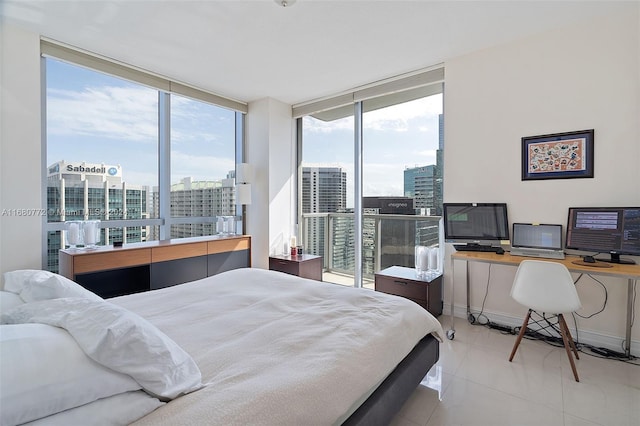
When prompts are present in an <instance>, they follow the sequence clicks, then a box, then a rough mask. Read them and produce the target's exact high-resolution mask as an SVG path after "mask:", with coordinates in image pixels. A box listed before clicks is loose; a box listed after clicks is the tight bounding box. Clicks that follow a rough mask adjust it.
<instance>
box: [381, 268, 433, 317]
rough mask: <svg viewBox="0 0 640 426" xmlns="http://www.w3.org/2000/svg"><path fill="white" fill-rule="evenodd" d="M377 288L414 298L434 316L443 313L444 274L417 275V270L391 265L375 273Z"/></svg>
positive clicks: (384, 291) (410, 298)
mask: <svg viewBox="0 0 640 426" xmlns="http://www.w3.org/2000/svg"><path fill="white" fill-rule="evenodd" d="M375 289H376V291H381V292H383V293H388V294H394V295H396V296H402V297H404V298H406V299H409V300H413V301H414V302H416V303H417V304H418V305H420V306H422V307H423V308H425V309H426V310H427V311H429V312H430V313H431V314H432V315H433V316H434V317H437V316H439V315H442V274H440V275H438V276H437V277H435V278H433V279H431V280H430V281H428V280H426V279H420V278H418V277H416V270H415V269H413V268H405V267H404V266H391V267H389V268H387V269H383V270H382V271H380V272H378V273H377V274H375Z"/></svg>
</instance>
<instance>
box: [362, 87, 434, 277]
mask: <svg viewBox="0 0 640 426" xmlns="http://www.w3.org/2000/svg"><path fill="white" fill-rule="evenodd" d="M425 95H426V96H425ZM407 98H408V99H407ZM362 109H363V111H364V112H363V115H362V116H363V120H362V123H363V126H362V127H363V135H362V139H363V140H362V144H363V148H362V162H363V167H362V187H363V190H362V195H363V203H362V207H363V229H362V255H363V259H362V272H363V277H364V278H366V279H372V278H373V275H374V274H375V273H376V272H378V271H380V270H382V269H384V268H387V267H389V266H394V265H395V266H406V267H413V266H414V245H415V241H416V231H418V236H419V235H420V228H421V227H422V228H425V227H427V226H428V223H429V220H428V219H425V220H419V217H421V216H438V215H440V213H441V211H442V150H443V147H444V146H443V138H442V135H443V133H442V132H441V128H440V126H441V124H442V93H436V94H431V93H430V91H420V90H413V91H410V92H408V93H406V94H405V96H401V95H399V94H392V95H388V96H384V97H380V98H376V99H374V100H371V101H369V100H366V101H364V102H363V108H362ZM439 153H440V154H439ZM438 158H440V161H439V160H438ZM437 235H438V234H437V232H434V238H437Z"/></svg>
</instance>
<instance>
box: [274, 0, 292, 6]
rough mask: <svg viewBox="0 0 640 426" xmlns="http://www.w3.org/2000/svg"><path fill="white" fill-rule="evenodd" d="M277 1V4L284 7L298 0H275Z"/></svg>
mask: <svg viewBox="0 0 640 426" xmlns="http://www.w3.org/2000/svg"><path fill="white" fill-rule="evenodd" d="M274 1H275V2H276V4H279V5H280V6H282V7H289V6H292V5H293V4H294V3H295V2H296V0H274Z"/></svg>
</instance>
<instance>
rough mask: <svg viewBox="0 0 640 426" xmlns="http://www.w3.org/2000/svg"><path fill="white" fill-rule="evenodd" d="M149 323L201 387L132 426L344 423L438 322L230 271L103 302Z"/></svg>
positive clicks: (389, 299)
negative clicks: (184, 357) (180, 354)
mask: <svg viewBox="0 0 640 426" xmlns="http://www.w3.org/2000/svg"><path fill="white" fill-rule="evenodd" d="M110 302H112V303H115V304H117V305H120V306H122V307H125V308H127V309H129V310H131V311H133V312H135V313H137V314H139V315H140V316H142V317H143V318H145V319H147V320H148V321H149V322H151V323H152V324H154V325H155V326H157V327H158V328H159V329H160V330H161V331H163V332H164V333H166V334H167V336H169V337H170V338H171V339H173V340H174V341H175V342H176V343H177V344H178V345H180V346H181V347H182V348H183V349H184V350H185V351H186V352H187V353H189V354H190V355H191V356H192V357H193V359H194V360H195V362H196V364H197V365H198V367H199V368H200V371H201V372H202V381H203V383H204V384H205V387H204V388H202V389H200V390H198V391H195V392H192V393H190V394H188V395H185V396H182V397H179V398H177V399H175V400H173V401H171V402H169V403H168V404H166V405H164V406H162V407H160V408H158V409H157V410H155V411H154V412H152V413H151V414H149V415H147V416H145V417H143V418H142V419H140V420H139V421H138V422H136V423H135V425H138V426H141V425H158V424H172V425H175V424H181V425H187V424H194V425H196V424H211V425H214V424H216V425H233V424H237V425H248V424H251V425H279V426H280V425H303V424H304V425H315V424H323V425H326V424H339V423H341V422H342V421H344V420H345V419H346V418H347V417H348V416H349V415H350V414H351V413H352V412H353V411H354V410H355V408H357V406H358V405H359V404H361V403H362V401H364V400H365V399H366V398H367V397H368V395H369V394H370V392H372V390H373V389H374V388H375V387H376V386H377V385H378V384H379V383H380V382H381V381H382V380H383V379H384V378H385V377H386V376H387V375H388V374H389V373H390V372H391V371H392V370H393V369H394V368H395V366H396V365H397V364H398V363H399V362H400V361H401V360H402V359H403V358H404V357H405V356H406V355H407V354H408V353H409V352H410V351H411V349H412V348H413V347H414V346H415V344H416V343H417V342H418V341H419V340H420V339H421V338H422V337H424V336H425V335H427V334H429V333H433V334H434V335H435V336H436V337H437V338H438V339H439V340H442V335H443V334H442V328H441V327H440V324H439V323H438V321H437V320H436V319H435V318H434V317H433V316H431V315H430V314H429V313H428V312H427V311H425V310H424V309H423V308H421V307H420V306H419V305H417V304H415V303H413V302H411V301H409V300H406V299H402V298H399V297H395V296H389V295H386V294H383V293H378V292H374V291H371V290H365V289H355V288H349V287H342V286H338V285H331V284H326V283H319V282H316V281H311V280H303V279H299V278H297V277H293V276H290V275H286V274H282V273H279V272H273V271H265V270H260V269H238V270H234V271H229V272H226V273H223V274H219V275H216V276H214V277H209V278H206V279H203V280H199V281H195V282H193V283H187V284H182V285H179V286H175V287H169V288H164V289H161V290H157V291H152V292H147V293H140V294H133V295H129V296H122V297H118V298H114V299H110Z"/></svg>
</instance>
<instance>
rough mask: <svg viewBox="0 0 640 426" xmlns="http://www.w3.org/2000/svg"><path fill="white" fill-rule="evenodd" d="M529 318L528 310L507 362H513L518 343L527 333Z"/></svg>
mask: <svg viewBox="0 0 640 426" xmlns="http://www.w3.org/2000/svg"><path fill="white" fill-rule="evenodd" d="M530 317H531V309H529V312H527V316H526V317H525V318H524V322H523V323H522V327H520V333H518V338H517V339H516V343H515V344H514V345H513V349H512V350H511V356H510V357H509V362H511V361H512V360H513V357H514V356H515V355H516V351H517V350H518V346H520V342H521V341H522V338H523V337H524V333H526V332H527V325H528V324H529V318H530Z"/></svg>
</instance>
